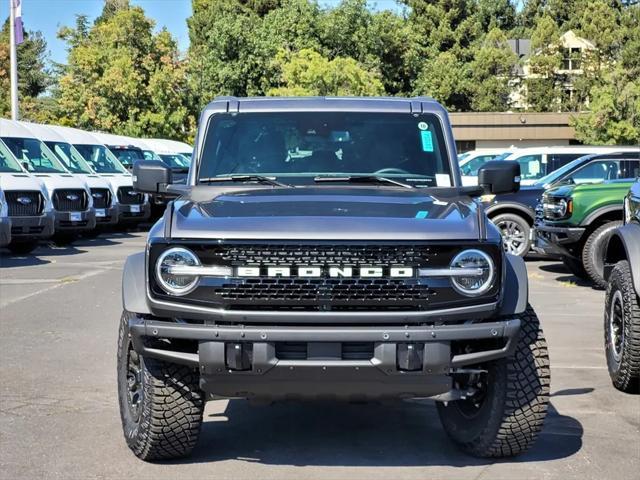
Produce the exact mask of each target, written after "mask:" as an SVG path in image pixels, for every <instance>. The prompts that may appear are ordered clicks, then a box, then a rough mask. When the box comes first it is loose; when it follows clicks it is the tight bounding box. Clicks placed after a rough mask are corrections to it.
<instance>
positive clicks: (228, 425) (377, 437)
mask: <svg viewBox="0 0 640 480" xmlns="http://www.w3.org/2000/svg"><path fill="white" fill-rule="evenodd" d="M220 402H224V400H221V401H220ZM214 409H215V408H214ZM582 435H583V428H582V425H581V423H580V422H579V421H578V420H576V419H575V418H572V417H569V416H565V415H560V414H559V413H558V412H557V410H556V409H555V408H554V407H553V406H552V405H551V406H550V410H549V414H548V416H547V421H546V424H545V427H544V430H543V432H542V434H541V436H540V437H539V438H538V441H537V442H536V444H535V445H534V446H533V448H532V449H531V450H530V451H529V452H527V453H525V454H523V455H521V456H518V457H515V458H511V459H503V460H495V459H479V458H474V457H471V456H469V455H466V454H464V453H462V452H461V451H460V450H459V449H458V448H457V447H456V446H455V445H454V444H453V443H452V442H451V441H450V440H449V438H448V437H447V435H446V434H445V432H444V431H443V429H442V427H441V426H440V421H439V419H438V414H437V411H436V406H435V403H434V402H431V401H427V400H420V401H410V402H404V403H395V404H378V403H369V404H344V403H325V402H322V403H277V404H273V405H268V406H252V405H250V404H249V403H248V402H247V401H245V400H230V401H228V404H227V406H226V409H224V411H223V412H220V413H214V414H208V415H207V416H206V418H205V422H204V424H203V428H202V433H201V436H200V441H199V442H198V447H197V448H196V450H195V451H194V452H193V455H192V456H191V457H190V458H188V459H185V460H180V461H174V462H171V463H205V462H216V461H222V460H229V459H240V460H243V461H247V462H257V463H262V464H267V465H294V466H308V465H314V466H386V467H388V466H392V467H393V466H397V467H405V466H435V465H444V466H453V467H465V466H472V465H489V464H492V463H497V462H500V463H510V462H511V463H519V462H533V461H536V462H539V461H550V460H556V459H561V458H565V457H569V456H571V455H573V454H575V453H576V452H578V451H579V450H580V449H581V447H582Z"/></svg>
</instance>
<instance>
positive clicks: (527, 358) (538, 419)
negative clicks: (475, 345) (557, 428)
mask: <svg viewBox="0 0 640 480" xmlns="http://www.w3.org/2000/svg"><path fill="white" fill-rule="evenodd" d="M520 320H521V322H522V325H521V330H520V338H519V341H518V343H517V345H516V349H515V352H514V353H513V355H512V356H510V357H509V358H508V359H506V360H505V361H506V368H507V382H506V399H505V402H504V406H503V408H502V409H501V410H496V409H494V410H493V411H492V412H491V418H492V420H493V419H497V422H496V421H489V422H487V425H486V426H485V428H484V429H483V431H482V432H481V433H480V435H478V437H477V438H476V439H475V440H474V441H471V442H468V443H458V445H459V446H460V447H461V448H462V449H463V450H464V451H466V452H467V453H469V454H471V455H474V456H476V457H483V458H491V457H493V458H500V457H511V456H514V455H518V454H519V453H522V452H524V451H526V450H527V449H528V448H529V447H530V446H531V445H532V444H533V443H534V442H535V441H536V438H537V437H538V434H539V433H540V431H541V430H542V426H543V424H544V420H545V417H546V415H547V410H548V406H549V389H550V385H551V370H550V366H549V354H548V350H547V342H546V340H545V338H544V334H543V332H542V329H541V328H540V322H539V320H538V317H537V315H536V313H535V312H534V310H533V308H531V306H527V310H526V311H525V312H524V313H523V314H521V315H520ZM532 358H533V360H534V361H533V362H531V359H532Z"/></svg>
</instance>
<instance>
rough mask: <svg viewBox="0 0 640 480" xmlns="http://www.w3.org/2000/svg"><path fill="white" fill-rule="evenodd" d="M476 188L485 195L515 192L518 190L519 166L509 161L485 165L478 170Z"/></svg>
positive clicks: (491, 162) (497, 161) (496, 161)
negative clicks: (480, 189) (479, 188)
mask: <svg viewBox="0 0 640 480" xmlns="http://www.w3.org/2000/svg"><path fill="white" fill-rule="evenodd" d="M478 186H479V187H481V188H482V190H483V192H484V193H485V194H493V195H497V194H499V193H514V192H517V191H518V190H520V164H519V163H518V162H515V161H511V160H495V161H490V162H487V163H485V164H484V165H483V166H482V167H480V169H479V170H478Z"/></svg>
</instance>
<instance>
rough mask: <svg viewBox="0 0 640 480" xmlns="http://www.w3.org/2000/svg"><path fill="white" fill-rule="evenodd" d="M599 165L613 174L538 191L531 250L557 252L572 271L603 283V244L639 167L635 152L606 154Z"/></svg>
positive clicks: (615, 224) (617, 222)
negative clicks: (608, 156) (607, 157)
mask: <svg viewBox="0 0 640 480" xmlns="http://www.w3.org/2000/svg"><path fill="white" fill-rule="evenodd" d="M600 165H601V167H600V168H608V169H611V170H612V171H614V172H616V175H615V177H614V178H617V179H618V180H611V181H605V182H601V183H580V184H576V183H574V182H567V183H566V184H564V185H559V186H557V187H555V188H552V189H550V190H547V191H546V192H545V193H544V195H543V196H542V200H541V202H540V203H539V204H538V207H537V208H536V229H535V231H536V233H535V235H536V239H535V243H536V250H537V251H539V252H541V253H546V254H550V255H559V256H560V257H562V261H563V263H564V264H565V265H566V266H567V267H568V268H569V269H570V270H571V272H572V273H574V274H575V275H576V276H578V277H581V278H590V279H591V280H593V282H594V283H595V284H596V285H597V286H599V287H602V288H604V287H605V286H606V282H605V279H604V273H603V272H604V250H605V248H606V246H607V243H608V240H609V238H610V237H611V235H612V233H613V231H614V230H615V229H616V228H617V227H619V226H620V225H621V224H622V215H623V213H622V211H623V199H624V197H625V195H626V194H627V192H628V191H629V187H631V185H632V183H633V181H634V179H635V178H636V177H637V175H638V171H639V170H640V155H639V154H638V153H635V152H625V153H618V154H612V155H611V160H610V161H609V162H600ZM610 178H611V177H610Z"/></svg>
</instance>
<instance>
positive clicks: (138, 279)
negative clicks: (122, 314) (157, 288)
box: [122, 252, 151, 314]
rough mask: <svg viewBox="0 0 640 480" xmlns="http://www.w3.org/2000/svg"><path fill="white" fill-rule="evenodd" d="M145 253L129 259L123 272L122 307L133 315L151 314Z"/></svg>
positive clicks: (131, 256) (134, 255)
mask: <svg viewBox="0 0 640 480" xmlns="http://www.w3.org/2000/svg"><path fill="white" fill-rule="evenodd" d="M145 264H146V262H145V253H144V252H140V253H135V254H133V255H130V256H129V257H127V261H126V262H125V264H124V270H123V272H122V306H123V308H124V309H125V310H126V311H128V312H132V313H138V314H151V310H150V309H149V305H148V304H147V276H146V266H145Z"/></svg>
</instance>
